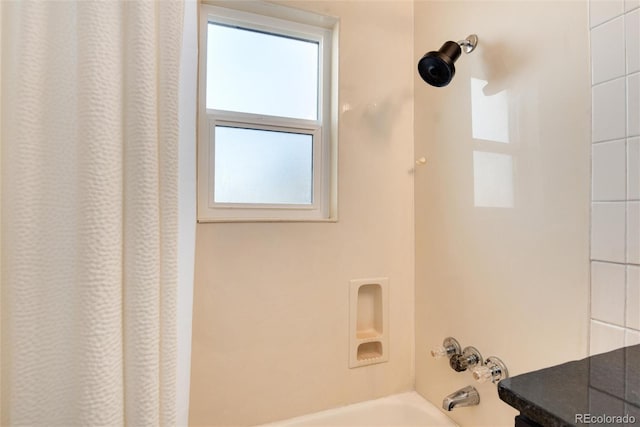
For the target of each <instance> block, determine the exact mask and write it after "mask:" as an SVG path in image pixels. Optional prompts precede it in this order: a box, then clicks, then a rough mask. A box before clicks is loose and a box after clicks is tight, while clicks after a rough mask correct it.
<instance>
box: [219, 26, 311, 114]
mask: <svg viewBox="0 0 640 427" xmlns="http://www.w3.org/2000/svg"><path fill="white" fill-rule="evenodd" d="M208 29H209V30H208V38H207V108H212V109H217V110H228V111H238V112H244V113H254V114H264V115H271V116H282V117H291V118H296V119H308V120H317V118H318V43H317V42H313V41H305V40H298V39H293V38H289V37H283V36H278V35H273V34H267V33H262V32H258V31H252V30H247V29H242V28H236V27H228V26H225V25H220V24H213V23H209V25H208Z"/></svg>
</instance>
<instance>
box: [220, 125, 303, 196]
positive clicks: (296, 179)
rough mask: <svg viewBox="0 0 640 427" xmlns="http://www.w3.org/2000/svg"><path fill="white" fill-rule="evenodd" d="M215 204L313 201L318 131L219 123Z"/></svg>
mask: <svg viewBox="0 0 640 427" xmlns="http://www.w3.org/2000/svg"><path fill="white" fill-rule="evenodd" d="M214 170H215V178H214V179H215V185H214V201H215V202H216V203H268V204H297V205H305V204H306V205H310V204H311V203H312V192H313V136H312V135H306V134H299V133H287V132H275V131H268V130H257V129H242V128H233V127H226V126H216V129H215V169H214Z"/></svg>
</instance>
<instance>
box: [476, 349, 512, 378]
mask: <svg viewBox="0 0 640 427" xmlns="http://www.w3.org/2000/svg"><path fill="white" fill-rule="evenodd" d="M472 374H473V378H474V379H475V380H476V381H478V382H480V383H484V382H486V381H489V380H490V381H491V382H492V383H494V384H496V383H498V382H499V381H500V380H503V379H505V378H507V377H508V376H509V372H508V371H507V367H506V365H505V364H504V362H502V360H500V359H498V358H497V357H495V356H491V357H487V361H486V362H485V364H484V365H478V366H476V367H475V368H473V370H472Z"/></svg>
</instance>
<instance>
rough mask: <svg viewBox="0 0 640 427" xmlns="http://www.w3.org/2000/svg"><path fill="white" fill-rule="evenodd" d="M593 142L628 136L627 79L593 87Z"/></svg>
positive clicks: (622, 78)
mask: <svg viewBox="0 0 640 427" xmlns="http://www.w3.org/2000/svg"><path fill="white" fill-rule="evenodd" d="M592 98H593V101H592V102H593V106H592V110H593V124H592V129H593V134H592V139H593V142H599V141H610V140H613V139H620V138H624V137H625V136H626V128H627V120H626V118H627V117H626V103H627V102H626V101H627V96H626V79H625V78H624V77H621V78H619V79H616V80H612V81H608V82H605V83H600V84H598V85H596V86H594V87H593V97H592Z"/></svg>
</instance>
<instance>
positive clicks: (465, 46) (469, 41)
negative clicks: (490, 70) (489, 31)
mask: <svg viewBox="0 0 640 427" xmlns="http://www.w3.org/2000/svg"><path fill="white" fill-rule="evenodd" d="M458 45H460V47H461V48H462V50H463V51H464V53H471V52H473V51H474V49H475V48H476V46H477V45H478V36H477V35H475V34H471V35H469V36H468V37H467V38H466V39H464V40H458Z"/></svg>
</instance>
